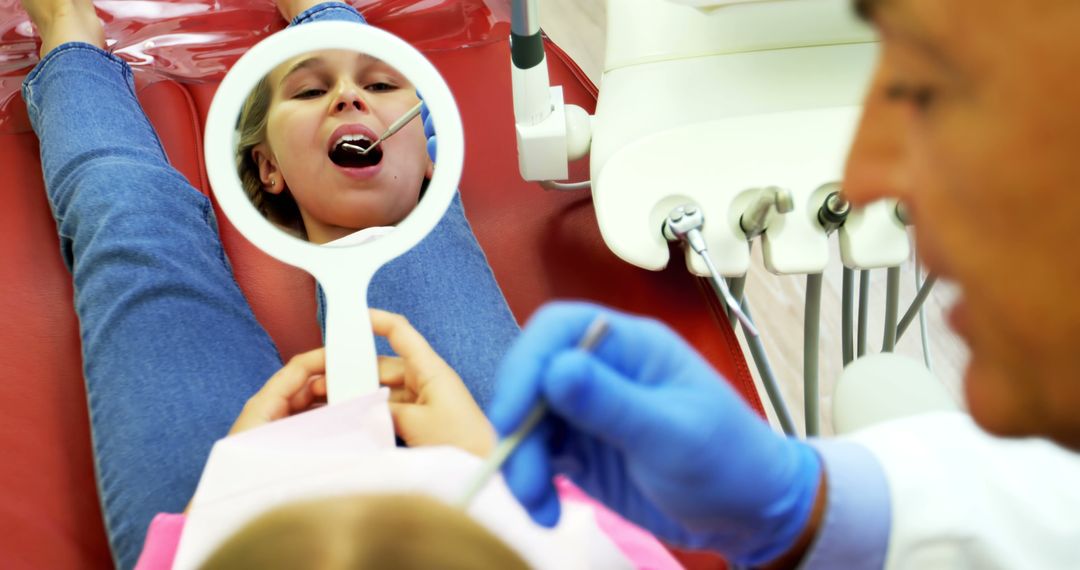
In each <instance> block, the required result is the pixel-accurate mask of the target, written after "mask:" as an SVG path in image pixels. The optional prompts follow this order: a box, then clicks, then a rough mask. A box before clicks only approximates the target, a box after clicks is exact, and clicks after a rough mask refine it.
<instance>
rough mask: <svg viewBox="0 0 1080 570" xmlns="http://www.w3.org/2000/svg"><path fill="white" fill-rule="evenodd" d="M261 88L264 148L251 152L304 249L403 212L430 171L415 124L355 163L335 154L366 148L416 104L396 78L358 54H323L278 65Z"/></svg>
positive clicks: (420, 129)
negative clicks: (265, 104) (289, 213)
mask: <svg viewBox="0 0 1080 570" xmlns="http://www.w3.org/2000/svg"><path fill="white" fill-rule="evenodd" d="M270 88H271V91H272V96H271V102H270V109H269V114H268V118H267V130H266V140H265V142H264V143H262V144H260V145H258V146H256V147H255V148H254V149H253V153H255V156H256V160H257V162H258V163H259V168H260V175H261V177H262V179H263V181H264V183H266V185H265V189H266V190H268V191H270V192H274V193H276V192H280V191H281V190H282V186H285V187H286V188H287V189H288V190H289V191H290V192H291V193H292V195H293V197H294V198H295V200H296V203H297V205H298V206H299V208H300V213H301V216H302V217H303V220H304V225H305V227H306V229H307V233H308V239H309V240H311V241H312V242H314V243H326V242H328V241H332V240H334V239H337V238H340V237H343V236H345V235H348V234H350V233H353V232H355V231H356V230H359V229H362V228H367V227H373V226H390V225H395V224H397V223H399V222H401V221H402V220H403V219H404V218H405V217H406V216H407V215H408V214H409V212H411V211H412V209H413V208H414V207H415V206H416V203H417V200H418V199H419V195H420V188H421V185H422V183H423V181H424V178H425V177H430V176H431V173H432V169H433V164H432V162H431V160H430V159H429V158H428V155H427V150H426V146H425V145H426V139H425V137H424V132H423V126H422V124H421V123H420V121H419V120H415V121H413V122H411V123H409V124H408V125H407V126H406V127H405V128H403V129H402V130H401V131H399V132H398V133H397V134H396V135H394V136H393V137H391V138H390V139H388V140H387V141H385V142H384V143H382V144H381V145H380V146H379V149H378V150H373V151H371V152H369V153H368V155H367V156H366V157H364V158H360V157H359V156H357V155H355V154H353V153H350V152H348V149H347V147H342V146H341V144H342V142H343V141H348V140H353V141H354V142H357V143H358V144H360V145H362V146H367V144H369V143H364V142H361V140H357V139H365V138H366V139H367V141H374V140H375V139H376V138H378V137H379V136H380V135H381V134H382V133H383V132H384V131H385V130H386V128H387V127H388V126H389V125H390V124H391V123H393V122H394V121H395V120H396V119H398V118H399V117H401V116H402V115H404V114H405V113H406V112H407V111H408V110H409V109H410V108H412V107H413V106H414V105H416V104H417V103H418V102H419V99H418V98H417V96H416V92H415V89H414V88H413V86H412V84H411V83H410V82H409V81H408V80H406V78H405V77H404V76H403V75H402V74H401V73H399V72H398V71H397V70H396V69H394V68H392V67H390V66H389V65H387V64H385V63H383V62H382V61H380V60H377V59H375V58H373V57H370V56H368V55H363V54H359V53H355V52H352V51H346V50H326V51H319V52H312V53H308V54H305V55H302V56H298V57H296V58H293V59H291V60H289V61H286V62H285V63H283V64H282V65H280V66H278V67H277V68H276V69H275V70H274V71H273V72H271V74H270ZM380 150H381V152H380ZM273 176H277V179H278V180H279V181H278V182H277V183H276V184H275V185H274V186H271V185H270V184H269V183H268V178H271V177H273ZM281 179H284V184H282V183H281V182H280V180H281Z"/></svg>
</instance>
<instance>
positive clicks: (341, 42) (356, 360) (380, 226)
mask: <svg viewBox="0 0 1080 570" xmlns="http://www.w3.org/2000/svg"><path fill="white" fill-rule="evenodd" d="M418 92H419V93H422V94H423V101H424V103H425V104H426V106H427V108H428V109H429V110H430V114H431V118H432V120H433V121H434V125H435V131H436V132H437V133H438V143H439V149H438V166H437V167H434V163H433V162H432V161H431V160H430V158H429V156H428V153H427V149H426V142H427V141H426V137H425V136H424V133H423V124H422V118H421V117H419V116H415V117H414V114H415V113H416V112H417V111H418V104H419V103H420V99H419V98H418V96H417V93H418ZM395 127H400V129H399V130H397V131H396V132H395V133H394V134H392V135H391V136H389V137H386V134H387V133H388V131H393V130H394V128H395ZM380 137H383V138H384V140H383V141H382V142H381V143H378V144H373V143H376V141H378V140H379V139H380ZM205 154H206V157H205V158H206V168H207V173H208V175H209V177H210V183H211V186H212V187H213V190H214V194H215V196H216V197H217V200H218V203H219V204H220V206H221V209H222V211H223V212H224V213H225V215H226V216H227V217H228V218H229V220H230V221H231V222H232V223H233V225H235V226H236V228H237V229H238V230H239V231H240V232H241V233H242V234H243V235H244V237H246V238H247V239H248V240H249V241H251V243H253V244H255V245H256V246H257V247H259V248H260V249H262V250H263V251H265V252H266V253H268V254H269V255H271V256H273V257H275V258H277V259H279V260H281V261H283V262H285V263H288V264H290V265H294V266H296V267H299V268H301V269H303V270H305V271H307V272H308V273H311V274H312V275H313V276H314V277H315V278H316V279H317V280H318V281H319V283H320V284H321V285H322V287H323V290H324V292H325V294H326V299H327V307H326V339H325V340H326V375H327V387H328V393H329V394H328V398H329V401H330V403H337V402H342V401H345V400H348V399H350V398H353V397H356V396H361V395H364V394H367V393H369V392H372V391H374V390H376V389H377V388H378V387H379V381H378V373H377V361H376V354H375V342H374V336H373V334H372V332H371V323H370V318H369V316H368V312H367V288H368V284H369V283H370V281H371V278H372V276H373V275H374V274H375V271H376V270H378V269H379V267H381V266H382V265H383V264H385V263H386V262H388V261H390V260H391V259H393V258H395V257H397V256H398V255H401V254H402V253H404V252H406V251H407V250H408V249H409V248H411V247H412V246H414V245H415V244H416V243H418V242H419V241H420V240H421V239H423V238H424V236H426V235H427V234H428V232H430V231H431V230H432V229H433V228H434V227H435V225H436V224H437V223H438V221H439V220H440V218H442V216H443V214H444V212H445V211H446V209H447V207H448V206H449V204H450V202H451V200H452V199H453V195H454V191H455V188H456V187H457V183H458V181H459V180H460V178H461V170H462V161H463V157H464V136H463V132H462V127H461V117H460V115H459V114H458V110H457V105H456V104H455V102H454V100H453V97H452V95H451V94H450V90H449V88H448V87H447V85H446V82H445V81H444V80H443V79H442V77H441V76H440V75H439V73H438V72H437V71H436V70H435V68H434V67H433V66H432V65H431V63H430V62H429V61H428V60H427V59H426V58H424V56H423V55H421V54H420V53H419V52H418V51H417V50H416V49H414V48H413V47H411V46H409V45H408V44H407V43H405V42H404V41H402V40H401V39H399V38H397V37H396V36H393V35H391V34H389V33H387V32H384V31H381V30H379V29H376V28H372V27H370V26H366V25H362V24H357V23H352V22H313V23H308V24H304V25H302V26H297V27H293V28H289V29H286V30H283V31H281V32H279V33H276V34H274V35H272V36H270V37H268V38H267V39H265V40H263V41H262V42H260V43H259V44H258V45H256V46H254V47H253V48H252V49H251V50H249V51H248V52H247V53H245V54H244V55H243V57H241V58H240V59H239V60H238V61H237V62H236V64H235V65H234V66H233V68H232V69H231V70H230V71H229V73H228V74H227V75H226V76H225V78H224V80H223V81H222V82H221V86H220V88H219V89H218V91H217V94H216V95H215V96H214V100H213V102H212V104H211V105H210V111H209V114H208V116H207V126H206V142H205Z"/></svg>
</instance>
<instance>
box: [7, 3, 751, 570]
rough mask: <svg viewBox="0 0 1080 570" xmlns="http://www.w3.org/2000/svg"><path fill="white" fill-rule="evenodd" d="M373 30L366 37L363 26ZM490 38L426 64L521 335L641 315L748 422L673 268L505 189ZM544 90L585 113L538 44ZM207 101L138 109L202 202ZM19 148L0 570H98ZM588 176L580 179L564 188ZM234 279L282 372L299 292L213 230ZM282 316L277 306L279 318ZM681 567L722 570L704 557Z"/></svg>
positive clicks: (43, 207) (506, 89)
mask: <svg viewBox="0 0 1080 570" xmlns="http://www.w3.org/2000/svg"><path fill="white" fill-rule="evenodd" d="M376 23H377V22H376ZM503 36H504V38H503V39H501V40H498V41H495V42H490V41H489V42H480V43H478V44H476V45H473V46H472V47H469V48H468V49H458V50H450V51H433V52H431V53H429V56H430V57H431V59H432V60H433V61H434V62H435V64H436V66H437V67H438V68H439V69H440V70H441V71H442V73H443V74H444V76H445V77H446V78H447V81H448V82H449V83H450V86H451V89H452V90H453V92H454V94H455V96H456V98H457V100H458V103H459V105H460V106H461V112H462V116H463V118H464V122H465V126H466V144H467V149H466V165H465V173H464V177H463V179H462V182H461V193H462V196H463V199H464V202H465V208H466V211H467V213H468V216H469V219H470V221H471V222H472V224H473V227H474V229H475V231H476V234H477V236H478V238H479V240H480V243H481V245H482V246H483V248H484V250H485V251H486V252H487V255H488V258H489V260H490V262H491V265H492V267H493V269H494V271H495V275H496V278H497V279H498V281H499V283H500V284H501V286H502V287H503V290H504V291H505V294H506V296H507V299H508V300H509V303H510V307H511V309H512V310H513V311H514V314H515V315H516V316H517V317H518V319H519V320H522V321H523V320H524V319H526V318H527V317H528V316H529V315H530V314H531V313H532V312H533V311H534V310H535V309H536V308H537V307H538V306H539V305H540V304H541V303H543V302H544V301H546V300H548V299H552V298H580V299H592V300H595V301H599V302H603V303H606V304H609V305H613V306H615V307H619V308H622V309H625V310H629V311H634V312H638V313H645V314H651V315H655V316H657V317H659V318H661V319H663V320H665V321H667V322H668V323H670V324H671V325H672V326H673V327H674V328H675V329H676V330H678V331H679V332H680V333H682V334H683V335H684V336H686V337H687V338H688V339H690V341H691V342H692V343H693V344H694V345H695V346H696V347H697V348H698V349H699V350H701V352H703V353H704V354H705V355H706V356H707V357H708V358H709V360H710V361H711V362H712V363H713V364H714V365H715V366H716V368H717V369H719V370H720V371H721V372H723V373H724V374H725V375H726V376H727V378H728V379H729V380H730V381H731V382H732V384H733V385H734V386H735V387H736V388H737V389H738V390H739V391H740V392H741V393H742V394H743V395H744V396H745V397H746V399H747V400H748V401H749V402H750V403H751V405H753V406H754V407H755V408H756V409H758V410H759V411H760V410H761V403H760V401H759V400H758V397H757V394H756V392H755V390H754V387H753V383H752V381H751V379H750V376H749V373H748V371H747V368H746V364H745V361H744V360H743V357H742V355H741V353H740V351H739V348H738V344H737V342H736V340H735V337H734V336H733V333H732V332H731V328H730V327H728V326H726V324H725V320H724V319H718V318H717V314H718V313H717V311H716V307H715V303H714V302H713V301H712V296H711V293H710V292H709V290H708V288H707V286H703V285H702V283H701V282H699V281H698V280H697V279H694V278H691V277H690V276H689V275H688V274H687V273H686V271H685V270H684V269H682V267H681V264H673V265H678V266H677V267H673V268H671V269H670V270H668V271H664V272H660V273H650V272H646V271H642V270H638V269H636V268H633V267H630V266H628V265H627V264H625V263H623V262H621V261H619V260H618V259H616V258H615V257H614V256H613V255H612V254H611V253H610V252H608V250H607V248H606V247H605V246H604V244H603V242H602V241H601V239H600V236H599V233H598V230H597V226H596V221H595V216H594V214H593V211H592V208H591V204H590V201H589V197H588V195H587V193H576V194H571V193H549V192H545V191H544V190H542V189H540V188H539V187H538V186H536V185H532V184H527V183H524V182H522V181H521V180H520V179H519V178H518V174H517V160H516V155H515V152H516V150H515V142H514V134H513V124H512V117H513V114H512V111H511V102H510V78H509V68H508V64H509V61H508V60H509V49H508V46H507V42H506V40H505V30H503ZM549 48H552V49H551V51H549V63H550V67H551V75H552V80H553V82H557V83H560V84H562V85H564V87H565V89H566V98H567V100H568V101H569V102H573V103H576V104H579V105H581V106H583V107H585V108H586V109H592V108H593V106H594V104H595V88H594V87H593V86H592V85H591V84H590V83H589V82H588V81H587V80H586V79H584V76H583V75H582V74H581V73H580V70H578V69H577V67H576V66H575V65H573V63H572V62H570V61H569V60H568V59H565V58H563V57H561V55H560V54H561V52H559V51H558V50H557V49H556V48H554V46H553V45H551V44H549ZM214 89H215V85H213V84H200V85H187V84H184V85H182V84H178V83H174V82H159V83H155V84H153V85H151V86H149V87H147V88H145V89H143V90H142V92H141V93H140V99H141V100H142V101H143V105H144V107H145V109H146V111H147V114H148V115H149V116H150V118H151V120H152V121H153V123H154V124H155V126H156V128H157V129H158V132H159V134H160V135H161V138H162V140H163V141H164V143H165V147H166V150H167V152H168V154H169V157H170V159H171V160H172V161H173V163H174V164H175V165H176V167H177V168H178V169H179V170H180V171H181V172H182V173H183V174H184V175H185V176H187V178H188V180H190V181H191V183H192V184H193V185H195V186H196V187H198V188H200V189H201V190H202V191H204V192H207V191H208V187H207V183H206V176H205V172H204V169H203V166H202V161H201V153H202V145H201V133H202V125H203V123H204V120H205V114H206V111H207V109H208V107H209V103H210V100H211V98H212V96H213V91H214ZM39 168H40V167H39V160H38V156H37V141H36V139H35V138H34V136H33V135H32V134H5V135H0V173H3V177H4V181H3V182H4V185H3V186H2V187H0V192H2V193H3V201H2V202H3V204H4V207H3V208H0V232H2V239H0V259H2V264H0V405H2V406H3V411H2V412H0V452H2V453H3V461H2V463H0V490H2V491H0V492H2V493H3V500H0V513H2V514H0V567H3V568H35V569H37V568H98V567H101V568H104V567H108V566H110V565H111V558H110V556H109V554H108V546H107V543H106V541H105V533H104V529H103V525H102V521H101V513H100V509H99V506H98V501H97V497H96V490H95V485H94V478H93V458H92V456H91V453H90V448H89V444H90V434H89V430H88V427H87V424H88V422H87V413H86V399H85V395H84V388H83V380H82V373H81V359H80V352H79V337H78V328H77V323H76V320H75V315H74V311H73V308H72V302H71V297H72V292H71V283H70V274H69V273H68V272H67V270H66V269H65V267H64V266H63V264H62V262H61V258H60V255H59V245H58V240H57V237H56V234H55V227H54V223H53V220H52V218H51V216H50V214H49V211H48V203H47V201H46V199H45V195H44V191H43V188H42V182H41V174H40V170H39ZM586 175H587V168H586V165H584V164H579V165H576V167H575V168H574V170H573V175H572V176H573V177H574V178H575V179H580V178H583V177H584V176H586ZM220 220H221V230H222V239H223V240H224V242H225V246H226V249H227V251H228V252H229V255H230V258H231V260H232V262H233V266H234V269H235V271H236V275H237V278H238V280H239V282H240V284H241V286H242V288H243V289H244V292H245V293H246V294H247V296H248V299H249V301H250V302H251V304H252V305H253V307H254V309H255V312H256V314H257V315H258V317H259V319H260V321H261V322H262V323H263V324H264V325H265V326H266V327H267V329H268V330H269V331H270V333H271V335H272V336H273V338H274V339H275V341H276V342H277V344H278V347H279V348H280V350H281V353H282V355H283V356H285V357H288V356H290V355H292V354H295V353H296V352H299V351H302V350H306V349H308V348H311V347H314V346H316V345H317V344H318V343H319V332H318V328H317V325H316V323H315V318H314V315H315V309H314V302H313V284H312V280H311V279H310V278H309V277H308V276H306V275H304V274H302V273H300V272H299V271H297V270H295V269H293V268H291V267H287V266H284V265H282V264H280V263H278V262H277V261H274V260H272V259H270V258H269V257H267V256H266V255H264V254H262V253H261V252H259V251H257V250H255V249H254V248H253V247H252V246H251V245H250V244H248V243H247V242H246V241H245V240H244V239H243V238H242V237H240V236H239V235H238V234H237V232H236V230H235V229H234V228H233V227H232V226H231V225H230V224H229V223H228V222H227V220H225V219H224V218H220ZM285 300H288V302H284V301H285ZM684 560H685V561H686V562H687V563H688V564H690V565H691V566H692V567H695V568H712V567H721V563H720V562H719V560H718V559H717V558H716V557H714V556H711V555H709V556H700V555H697V556H694V557H687V558H684Z"/></svg>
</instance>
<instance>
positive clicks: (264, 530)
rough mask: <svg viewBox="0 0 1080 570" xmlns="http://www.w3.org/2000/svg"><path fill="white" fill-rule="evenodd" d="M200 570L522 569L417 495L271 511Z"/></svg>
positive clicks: (458, 516) (461, 516)
mask: <svg viewBox="0 0 1080 570" xmlns="http://www.w3.org/2000/svg"><path fill="white" fill-rule="evenodd" d="M202 568H203V570H219V569H220V570H231V569H233V568H259V569H260V570H276V569H283V570H284V569H288V570H305V569H312V570H314V569H319V570H345V569H349V570H352V569H379V570H406V569H413V568H440V569H443V570H487V569H490V570H517V569H521V570H525V569H527V568H528V565H527V564H525V562H524V561H523V560H522V559H521V557H519V556H518V555H517V553H515V552H514V551H513V550H511V549H510V547H509V546H507V545H506V544H505V543H503V542H502V541H500V540H499V539H498V538H496V537H495V535H493V534H491V533H490V532H489V531H488V530H487V529H486V528H484V527H483V526H481V525H480V524H479V523H477V522H476V521H474V520H472V519H471V518H469V517H468V515H466V514H465V513H464V512H463V511H461V510H460V509H456V508H453V507H451V506H449V505H446V504H444V503H441V502H439V501H437V500H435V499H433V498H430V497H426V496H422V495H358V496H349V497H333V498H327V499H320V500H315V501H305V502H300V503H293V504H290V505H286V506H283V507H279V508H277V509H274V510H272V511H270V512H268V513H267V514H264V515H262V516H260V517H259V518H257V519H255V520H254V521H253V522H251V523H249V524H248V525H247V526H246V527H244V528H243V529H242V530H240V532H238V533H237V534H235V535H233V536H232V538H230V539H229V540H228V541H226V543H225V544H224V545H223V546H221V547H220V548H219V549H218V550H217V551H216V552H215V553H214V554H213V555H212V556H211V557H210V559H209V560H208V561H207V562H206V563H205V564H204V565H203V566H202Z"/></svg>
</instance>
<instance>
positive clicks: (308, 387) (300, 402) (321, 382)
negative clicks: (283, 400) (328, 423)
mask: <svg viewBox="0 0 1080 570" xmlns="http://www.w3.org/2000/svg"><path fill="white" fill-rule="evenodd" d="M324 400H326V376H323V375H319V376H312V377H311V378H309V379H308V381H307V383H306V384H304V386H303V387H302V388H300V389H299V390H297V391H296V393H295V394H293V395H292V397H290V398H289V413H291V414H295V413H297V412H302V411H304V410H306V409H308V408H310V407H311V405H312V404H314V403H315V402H318V401H324Z"/></svg>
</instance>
